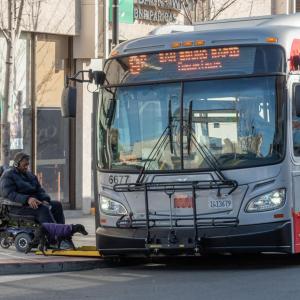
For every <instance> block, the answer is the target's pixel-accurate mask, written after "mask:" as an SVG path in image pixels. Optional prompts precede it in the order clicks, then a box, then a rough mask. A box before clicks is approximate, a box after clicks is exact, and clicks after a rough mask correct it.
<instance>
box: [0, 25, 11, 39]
mask: <svg viewBox="0 0 300 300" xmlns="http://www.w3.org/2000/svg"><path fill="white" fill-rule="evenodd" d="M0 31H1V32H2V34H3V35H4V37H5V39H6V41H10V38H9V36H8V34H7V33H6V31H5V29H4V28H3V27H2V25H0Z"/></svg>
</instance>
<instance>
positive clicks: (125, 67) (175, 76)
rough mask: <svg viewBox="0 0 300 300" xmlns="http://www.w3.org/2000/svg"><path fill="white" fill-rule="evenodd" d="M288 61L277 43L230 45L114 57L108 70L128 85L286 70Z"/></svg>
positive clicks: (109, 78) (114, 81)
mask: <svg viewBox="0 0 300 300" xmlns="http://www.w3.org/2000/svg"><path fill="white" fill-rule="evenodd" d="M285 61H286V60H285V56H284V52H283V50H282V48H281V47H279V46H277V45H276V46H275V45H253V46H239V45H230V46H220V47H210V48H208V47H207V48H193V49H174V50H173V49H172V50H169V51H161V52H152V53H140V54H134V55H133V54H131V55H124V56H120V57H114V58H111V59H110V60H108V62H107V63H106V66H105V72H106V78H107V81H108V82H109V84H110V85H114V84H122V85H124V84H132V83H145V82H150V81H151V82H152V81H155V82H156V81H157V82H162V81H164V80H186V79H189V78H191V79H197V78H205V77H213V78H216V77H218V76H245V75H250V74H260V75H262V74H274V73H282V72H284V70H285V69H284V68H285ZM295 61H296V60H295ZM295 65H296V64H295ZM299 65H300V64H299ZM299 69H300V68H299Z"/></svg>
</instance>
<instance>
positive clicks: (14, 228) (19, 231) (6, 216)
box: [0, 197, 39, 252]
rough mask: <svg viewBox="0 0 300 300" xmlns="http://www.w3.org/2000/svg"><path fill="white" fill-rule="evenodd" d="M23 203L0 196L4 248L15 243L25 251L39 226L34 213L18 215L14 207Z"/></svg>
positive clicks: (0, 242)
mask: <svg viewBox="0 0 300 300" xmlns="http://www.w3.org/2000/svg"><path fill="white" fill-rule="evenodd" d="M21 206H22V204H20V203H17V202H13V201H10V200H8V199H6V198H3V197H0V246H1V247H2V248H4V249H7V248H9V247H10V246H12V245H14V246H15V247H16V250H17V251H19V252H25V251H26V250H27V249H28V247H29V243H30V242H31V240H32V239H33V238H34V232H35V230H36V229H37V227H39V224H38V223H37V222H36V221H35V219H34V216H32V215H18V214H16V213H14V212H13V207H21Z"/></svg>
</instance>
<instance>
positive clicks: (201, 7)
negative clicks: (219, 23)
mask: <svg viewBox="0 0 300 300" xmlns="http://www.w3.org/2000/svg"><path fill="white" fill-rule="evenodd" d="M238 1H239V0H223V1H220V0H182V7H183V12H184V16H185V18H186V21H187V23H189V24H193V23H195V22H203V21H210V20H215V19H217V17H218V16H219V15H220V14H221V13H222V12H224V11H225V10H227V9H228V8H230V7H231V6H232V5H234V4H235V3H236V2H238Z"/></svg>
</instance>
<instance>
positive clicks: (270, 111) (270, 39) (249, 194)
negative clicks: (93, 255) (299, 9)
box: [63, 14, 300, 256]
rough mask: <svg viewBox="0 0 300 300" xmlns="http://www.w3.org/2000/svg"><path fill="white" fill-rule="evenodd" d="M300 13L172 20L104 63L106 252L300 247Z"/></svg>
mask: <svg viewBox="0 0 300 300" xmlns="http://www.w3.org/2000/svg"><path fill="white" fill-rule="evenodd" d="M299 24H300V14H294V15H279V16H267V17H257V18H247V19H236V20H229V21H224V20H223V21H213V22H208V23H203V24H198V25H194V26H187V27H186V31H182V32H176V27H173V29H174V28H175V29H174V32H170V33H166V34H155V32H154V33H153V34H152V35H149V36H146V37H143V38H139V39H135V40H131V41H127V42H124V43H122V44H120V45H119V46H117V47H116V48H115V49H114V50H113V51H112V53H111V55H110V57H109V58H108V59H107V60H106V62H105V65H104V70H103V71H101V72H94V73H93V74H94V75H95V76H94V77H97V78H98V83H101V84H100V90H99V97H98V107H97V109H96V112H95V123H94V125H95V128H94V129H95V134H94V139H95V153H94V154H95V155H94V156H95V157H94V158H95V160H94V164H95V180H96V184H95V189H96V192H95V195H96V203H97V205H96V207H97V213H96V240H97V242H96V243H97V249H99V251H101V253H102V254H103V255H108V256H109V255H140V254H142V255H152V254H153V255H160V254H162V255H169V254H174V255H186V254H187V255H199V254H202V253H225V252H226V253H236V252H253V253H261V252H284V253H298V252H300V25H299ZM181 30H182V28H181ZM73 79H74V78H73ZM70 94H72V93H70V91H68V93H66V95H67V96H66V97H65V98H63V99H64V101H65V103H64V106H65V107H66V106H67V105H69V104H70V102H68V101H69V100H70V97H69V96H70Z"/></svg>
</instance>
